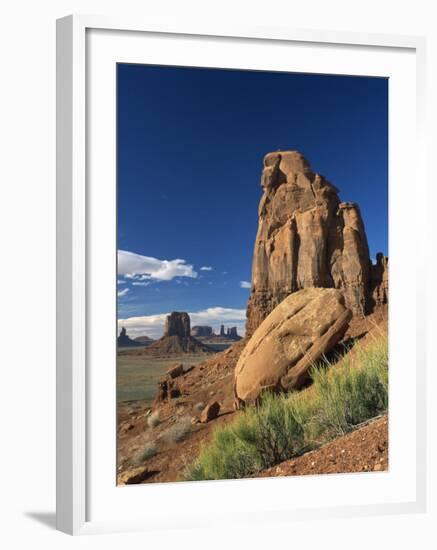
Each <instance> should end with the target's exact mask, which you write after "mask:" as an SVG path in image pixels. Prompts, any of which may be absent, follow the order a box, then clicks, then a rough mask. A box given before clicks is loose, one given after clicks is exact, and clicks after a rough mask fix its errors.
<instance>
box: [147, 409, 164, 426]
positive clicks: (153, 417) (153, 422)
mask: <svg viewBox="0 0 437 550" xmlns="http://www.w3.org/2000/svg"><path fill="white" fill-rule="evenodd" d="M160 422H161V419H160V417H159V412H158V411H155V412H152V414H150V415H149V416H148V418H147V425H148V426H149V428H156V426H159V424H160Z"/></svg>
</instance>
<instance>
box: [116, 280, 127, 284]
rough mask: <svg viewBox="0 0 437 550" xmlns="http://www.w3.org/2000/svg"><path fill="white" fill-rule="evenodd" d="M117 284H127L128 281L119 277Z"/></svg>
mask: <svg viewBox="0 0 437 550" xmlns="http://www.w3.org/2000/svg"><path fill="white" fill-rule="evenodd" d="M117 284H118V285H125V284H126V281H123V280H122V279H118V280H117Z"/></svg>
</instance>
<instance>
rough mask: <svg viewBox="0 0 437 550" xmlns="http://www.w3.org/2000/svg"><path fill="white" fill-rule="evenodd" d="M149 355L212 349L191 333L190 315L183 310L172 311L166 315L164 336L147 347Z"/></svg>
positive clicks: (210, 351) (211, 351) (178, 353)
mask: <svg viewBox="0 0 437 550" xmlns="http://www.w3.org/2000/svg"><path fill="white" fill-rule="evenodd" d="M145 353H146V354H148V355H149V354H150V355H162V356H171V355H180V354H185V353H187V354H197V353H214V350H212V349H211V348H209V347H208V346H206V345H205V344H203V343H202V342H200V341H199V340H197V339H196V338H194V337H193V336H192V335H191V322H190V316H189V315H188V313H186V312H185V311H173V312H172V313H170V315H167V318H166V321H165V330H164V336H163V337H162V338H160V339H159V340H156V341H155V342H153V344H151V345H150V346H148V347H147V349H146V350H145Z"/></svg>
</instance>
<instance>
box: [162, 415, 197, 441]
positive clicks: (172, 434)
mask: <svg viewBox="0 0 437 550" xmlns="http://www.w3.org/2000/svg"><path fill="white" fill-rule="evenodd" d="M190 431H191V419H190V418H189V417H185V418H181V420H179V421H178V422H176V424H173V426H171V427H170V428H168V430H166V431H165V432H164V434H163V435H162V439H163V440H164V441H166V442H167V443H178V442H179V441H182V440H183V439H185V437H186V436H187V435H188V434H189V433H190Z"/></svg>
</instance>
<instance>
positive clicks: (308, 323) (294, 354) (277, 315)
mask: <svg viewBox="0 0 437 550" xmlns="http://www.w3.org/2000/svg"><path fill="white" fill-rule="evenodd" d="M351 317H352V313H351V311H350V310H349V309H347V308H346V306H345V297H344V295H343V294H342V293H341V292H340V291H338V290H335V289H327V288H308V289H304V290H300V291H298V292H295V293H293V294H291V295H290V296H288V297H287V298H285V300H283V301H282V302H281V303H280V304H279V305H278V306H277V307H276V308H275V309H274V310H273V311H272V312H271V313H270V314H269V315H268V317H267V318H266V319H265V320H264V321H263V322H262V323H261V325H260V326H259V327H258V328H257V329H256V330H255V332H254V333H253V335H252V337H251V338H250V340H249V342H248V343H247V345H246V347H245V348H244V350H243V352H242V354H241V356H240V359H239V360H238V363H237V366H236V369H235V385H234V394H235V399H236V402H235V405H236V408H239V407H241V406H242V405H245V404H248V403H249V404H251V403H252V404H253V403H256V402H257V400H258V398H259V397H260V395H261V394H262V393H263V392H264V391H267V390H269V391H274V392H278V391H288V390H291V389H299V388H301V387H302V386H303V385H304V383H305V382H306V381H307V378H308V370H309V368H310V367H311V366H312V365H313V364H314V362H315V361H317V359H319V358H320V357H321V356H322V355H323V354H326V353H328V352H329V351H330V350H331V349H332V348H333V346H335V344H336V343H337V342H338V341H339V340H340V339H341V338H342V337H343V335H344V333H345V332H346V329H347V327H348V324H349V321H350V319H351Z"/></svg>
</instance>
